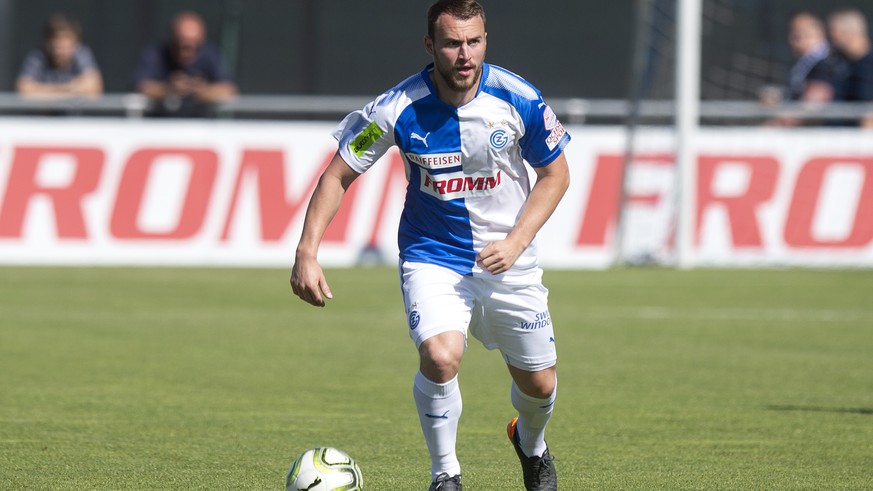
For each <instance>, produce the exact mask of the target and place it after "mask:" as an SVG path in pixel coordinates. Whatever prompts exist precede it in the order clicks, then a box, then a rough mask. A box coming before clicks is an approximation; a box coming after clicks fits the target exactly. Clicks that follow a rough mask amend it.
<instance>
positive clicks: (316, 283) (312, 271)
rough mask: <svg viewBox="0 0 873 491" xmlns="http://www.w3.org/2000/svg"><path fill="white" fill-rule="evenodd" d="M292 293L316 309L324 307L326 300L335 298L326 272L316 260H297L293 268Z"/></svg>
mask: <svg viewBox="0 0 873 491" xmlns="http://www.w3.org/2000/svg"><path fill="white" fill-rule="evenodd" d="M291 291H293V292H294V294H295V295H297V296H298V297H300V298H301V299H302V300H303V301H304V302H306V303H309V304H312V305H315V306H316V307H324V299H325V298H327V299H331V298H333V294H332V293H331V292H330V287H329V286H328V285H327V279H325V277H324V271H322V269H321V266H320V265H319V264H318V261H316V260H315V259H300V258H298V259H297V261H296V262H295V263H294V266H293V267H292V268H291Z"/></svg>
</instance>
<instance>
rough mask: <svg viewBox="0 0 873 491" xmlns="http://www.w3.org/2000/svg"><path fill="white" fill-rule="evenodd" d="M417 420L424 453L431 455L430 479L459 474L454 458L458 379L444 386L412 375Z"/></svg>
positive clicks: (459, 407) (458, 413)
mask: <svg viewBox="0 0 873 491" xmlns="http://www.w3.org/2000/svg"><path fill="white" fill-rule="evenodd" d="M412 395H413V396H414V398H415V407H416V408H417V409H418V420H419V421H420V422H421V430H422V432H423V433H424V440H425V442H427V450H428V451H429V452H430V460H431V476H432V478H436V476H437V475H439V474H440V473H442V472H445V473H446V474H448V475H450V476H455V475H457V474H460V473H461V464H460V463H459V462H458V457H457V455H456V454H455V440H456V438H457V434H458V420H459V419H460V418H461V408H462V406H463V404H462V403H461V391H460V390H459V389H458V376H457V375H456V376H455V378H453V379H452V380H449V381H448V382H446V383H444V384H438V383H436V382H433V381H431V380H429V379H428V378H427V377H425V376H424V374H422V373H421V372H418V373H417V374H415V384H414V385H413V388H412Z"/></svg>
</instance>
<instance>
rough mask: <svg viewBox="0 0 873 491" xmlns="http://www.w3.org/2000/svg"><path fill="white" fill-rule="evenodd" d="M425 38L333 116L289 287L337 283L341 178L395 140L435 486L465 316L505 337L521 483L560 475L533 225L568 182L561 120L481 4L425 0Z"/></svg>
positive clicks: (409, 304) (480, 331) (322, 292)
mask: <svg viewBox="0 0 873 491" xmlns="http://www.w3.org/2000/svg"><path fill="white" fill-rule="evenodd" d="M424 47H425V50H426V51H427V52H428V54H430V55H431V56H432V57H433V63H432V64H430V65H428V66H427V67H426V68H424V69H423V70H422V71H421V72H420V73H417V74H415V75H413V76H411V77H409V78H407V79H406V80H404V81H403V82H401V83H400V84H398V85H397V86H396V87H394V88H393V89H391V90H389V91H387V92H385V93H384V94H382V95H381V96H379V97H377V98H376V99H375V100H374V101H373V102H371V103H370V104H368V105H367V106H366V107H364V109H363V110H361V111H356V112H353V113H352V114H349V115H348V116H347V117H346V118H345V119H344V120H343V121H342V123H340V125H339V126H338V128H337V129H336V131H335V133H334V136H335V137H336V138H337V140H338V142H339V149H338V151H337V153H336V155H335V156H334V158H333V160H332V161H331V162H330V163H329V164H328V167H327V169H326V170H325V171H324V173H323V174H322V176H321V178H320V180H319V183H318V186H317V187H316V189H315V191H314V193H313V196H312V198H311V201H310V203H309V207H308V209H307V211H306V217H305V221H304V226H303V233H302V236H301V238H300V243H299V244H298V246H297V251H296V258H295V263H294V266H293V268H292V271H291V280H290V281H291V287H292V289H293V291H294V293H295V294H296V295H297V296H299V297H300V298H301V299H303V300H305V301H306V302H308V303H310V304H312V305H316V306H324V305H325V299H331V298H333V295H332V294H331V291H330V287H329V286H328V283H327V281H326V279H325V276H324V273H323V271H322V268H321V267H320V265H319V264H318V261H317V257H316V255H317V251H318V247H319V243H320V241H321V238H322V236H323V234H324V232H325V230H326V228H327V226H328V223H329V222H330V220H331V219H332V217H333V216H334V214H335V213H336V211H337V209H338V207H339V205H340V201H341V199H342V197H343V194H344V191H345V190H346V189H348V187H349V186H350V185H351V184H352V182H353V181H354V180H355V178H357V177H358V175H360V174H361V173H363V172H365V171H366V170H367V169H368V168H369V167H370V166H371V165H372V164H373V163H374V162H375V161H376V160H378V159H379V158H380V157H381V156H382V155H383V154H384V153H385V152H386V151H387V150H388V149H389V148H390V147H391V146H392V145H396V146H397V147H398V149H399V150H400V152H401V154H402V155H403V158H404V162H405V165H406V175H407V178H408V181H409V182H408V185H407V191H406V203H405V205H404V209H403V213H402V216H401V219H400V227H399V234H398V235H399V237H398V244H399V248H400V262H399V268H400V276H401V290H402V293H403V301H404V304H405V307H406V317H407V321H408V327H409V334H410V336H411V338H412V340H413V341H414V342H415V344H416V347H417V348H418V352H419V355H420V364H419V372H418V373H417V374H416V375H415V379H414V383H413V396H414V400H415V405H416V407H417V409H418V414H419V420H420V422H421V427H422V430H423V432H424V438H425V441H426V443H427V448H428V450H429V452H430V456H431V478H432V479H431V481H432V482H431V485H430V489H431V490H443V491H446V490H459V489H461V466H460V464H459V462H458V459H457V457H456V454H455V440H456V433H457V428H458V420H459V418H460V416H461V407H462V404H461V392H460V390H459V386H458V369H459V366H460V363H461V359H462V358H463V355H464V350H465V348H466V343H467V334H468V332H469V333H471V334H472V335H473V336H474V337H476V338H477V339H479V340H480V341H481V342H482V343H483V344H484V345H485V346H486V347H487V348H489V349H495V348H496V349H499V350H500V352H501V354H502V355H503V358H504V360H505V362H506V364H507V367H508V369H509V373H510V375H511V378H512V384H511V389H510V399H511V403H512V405H513V406H514V407H515V408H516V410H517V411H518V417H517V418H515V419H513V420H512V421H510V423H509V426H508V427H507V433H508V435H509V438H510V441H511V443H512V445H513V447H514V449H515V451H516V453H517V455H518V457H519V459H520V460H521V466H522V471H523V475H524V482H525V487H526V489H528V490H554V489H557V475H556V473H555V468H554V465H553V462H552V457H551V455H550V453H549V450H548V447H547V445H546V441H545V437H544V433H545V428H546V423H547V422H548V421H549V418H550V416H551V414H552V408H553V405H554V402H555V396H556V387H557V379H556V372H555V363H556V351H555V338H554V330H553V326H552V322H551V317H550V316H549V309H548V305H547V296H548V290H547V289H546V288H545V287H544V286H543V285H542V281H541V279H542V270H541V269H540V268H539V266H538V265H537V246H536V240H535V235H536V233H537V231H538V230H539V229H540V228H541V227H542V225H543V224H544V223H545V222H546V220H547V219H548V218H549V216H550V215H551V214H552V212H553V211H554V209H555V207H556V206H557V204H558V202H559V201H560V199H561V197H562V196H563V195H564V192H565V191H566V189H567V186H568V184H569V171H568V166H567V161H566V158H565V157H564V153H563V150H564V147H565V146H566V145H567V143H568V142H569V141H570V136H569V135H568V134H567V133H566V131H565V130H564V128H563V126H562V125H561V123H560V122H559V121H558V119H557V117H556V116H555V113H554V112H552V110H551V109H550V108H549V106H548V105H547V104H546V103H545V101H543V99H542V97H541V95H540V92H539V91H538V90H537V89H536V88H534V87H533V86H532V85H530V84H529V83H528V82H526V81H525V80H523V79H522V78H521V77H519V76H518V75H515V74H513V73H511V72H509V71H507V70H505V69H503V68H500V67H497V66H494V65H489V64H487V63H485V62H484V58H485V47H486V32H485V13H484V11H483V9H482V7H481V5H479V4H478V3H477V2H475V1H474V0H439V1H437V2H436V3H434V4H433V5H432V6H431V7H430V9H429V10H428V33H427V35H426V36H425V38H424ZM525 161H526V162H527V164H529V165H530V166H531V167H532V168H533V171H534V172H535V174H536V180H535V183H534V184H532V183H531V180H530V179H529V174H528V170H527V168H526V166H525Z"/></svg>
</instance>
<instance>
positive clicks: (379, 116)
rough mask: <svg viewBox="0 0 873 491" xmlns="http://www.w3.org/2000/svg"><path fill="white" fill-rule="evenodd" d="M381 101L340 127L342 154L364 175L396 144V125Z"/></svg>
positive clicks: (387, 108) (339, 138) (337, 130)
mask: <svg viewBox="0 0 873 491" xmlns="http://www.w3.org/2000/svg"><path fill="white" fill-rule="evenodd" d="M380 102H381V98H380V99H376V100H375V101H373V102H371V103H369V104H367V105H366V106H365V107H364V109H362V110H360V111H355V112H353V113H351V114H349V115H348V116H346V117H345V119H343V120H342V122H341V123H340V124H339V125H338V126H337V127H336V129H335V130H334V131H333V137H334V138H336V140H337V142H338V144H339V154H340V156H341V157H342V158H343V160H345V162H346V164H348V165H349V167H351V168H352V169H353V170H354V171H355V172H358V173H364V172H366V171H367V169H369V168H370V167H371V166H372V165H373V164H375V163H376V161H377V160H379V159H380V158H381V157H382V156H383V155H385V152H387V151H388V149H389V148H391V146H392V145H394V128H393V126H394V123H393V118H392V117H391V115H390V113H389V109H390V108H389V107H388V106H387V105H385V104H380Z"/></svg>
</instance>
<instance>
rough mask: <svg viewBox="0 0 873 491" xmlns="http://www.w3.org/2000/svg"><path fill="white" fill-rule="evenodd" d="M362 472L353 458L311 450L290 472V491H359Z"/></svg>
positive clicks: (339, 452)
mask: <svg viewBox="0 0 873 491" xmlns="http://www.w3.org/2000/svg"><path fill="white" fill-rule="evenodd" d="M362 489H364V478H363V477H362V476H361V469H360V468H359V467H358V464H357V463H356V462H355V459H353V458H351V457H350V456H349V454H347V453H345V452H343V451H342V450H338V449H336V448H331V447H319V448H310V449H309V450H307V451H305V452H303V453H302V454H300V456H299V457H297V458H296V459H295V460H294V462H293V463H292V464H291V468H290V469H288V475H287V477H286V478H285V490H286V491H359V490H362Z"/></svg>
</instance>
